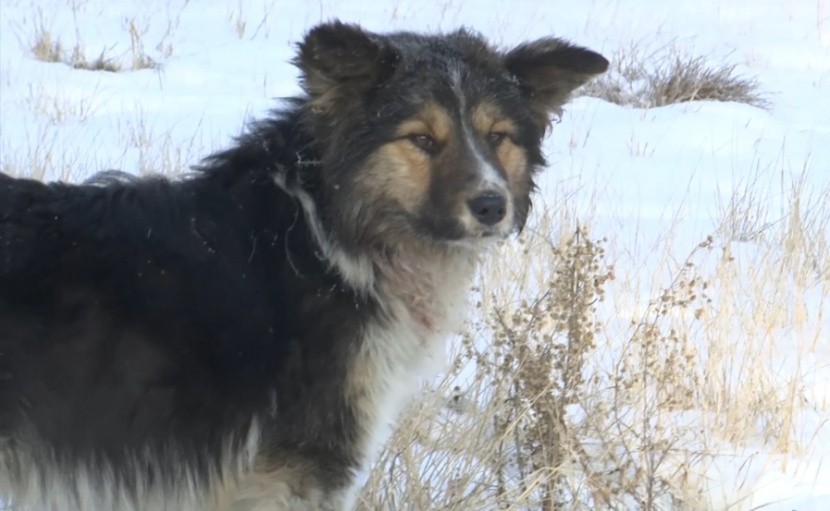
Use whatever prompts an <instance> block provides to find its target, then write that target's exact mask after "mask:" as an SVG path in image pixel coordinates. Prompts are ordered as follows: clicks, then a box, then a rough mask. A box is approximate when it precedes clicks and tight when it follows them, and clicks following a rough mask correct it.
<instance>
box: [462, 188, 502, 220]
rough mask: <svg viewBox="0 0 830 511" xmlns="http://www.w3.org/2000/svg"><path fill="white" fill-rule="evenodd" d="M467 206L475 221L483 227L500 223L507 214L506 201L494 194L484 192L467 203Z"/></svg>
mask: <svg viewBox="0 0 830 511" xmlns="http://www.w3.org/2000/svg"><path fill="white" fill-rule="evenodd" d="M467 205H468V206H469V207H470V212H471V213H472V214H473V216H474V217H475V218H476V220H478V221H479V222H481V223H482V224H484V225H495V224H497V223H499V222H501V220H502V219H503V218H504V215H505V214H506V212H507V201H506V200H505V199H504V196H503V195H501V194H499V193H496V192H485V193H483V194H481V195H479V196H478V197H475V198H473V199H470V200H469V201H467Z"/></svg>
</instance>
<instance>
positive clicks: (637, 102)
mask: <svg viewBox="0 0 830 511" xmlns="http://www.w3.org/2000/svg"><path fill="white" fill-rule="evenodd" d="M611 61H612V67H611V69H610V70H609V72H608V73H607V74H605V75H602V76H600V77H599V78H597V79H596V80H594V81H592V82H591V83H590V84H588V85H587V86H585V87H584V88H583V89H582V90H581V94H582V95H585V96H591V97H597V98H601V99H604V100H606V101H610V102H612V103H615V104H618V105H630V106H634V107H637V108H652V107H659V106H665V105H672V104H676V103H684V102H689V101H706V100H708V101H732V102H737V103H744V104H747V105H751V106H754V107H758V108H769V106H770V103H769V101H768V100H767V99H766V98H765V97H764V94H763V93H762V92H761V90H760V84H759V83H758V81H757V80H756V79H754V78H751V77H744V76H741V75H740V74H739V73H738V65H737V64H729V63H714V64H713V63H712V62H710V61H709V59H707V58H705V57H702V56H691V55H686V54H679V53H678V51H677V50H676V49H672V48H669V49H662V50H658V51H647V50H645V49H644V48H643V47H642V46H638V45H631V47H629V48H628V49H626V50H625V51H618V52H616V54H615V55H614V57H613V58H612V59H611Z"/></svg>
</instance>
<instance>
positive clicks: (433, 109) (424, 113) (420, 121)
mask: <svg viewBox="0 0 830 511" xmlns="http://www.w3.org/2000/svg"><path fill="white" fill-rule="evenodd" d="M451 132H452V118H451V117H450V115H449V114H448V113H447V111H446V110H444V108H442V107H440V106H438V105H436V104H435V103H428V104H427V105H426V106H424V108H422V109H421V111H420V112H418V113H417V114H416V115H415V117H413V118H412V119H409V120H407V121H404V122H403V123H401V125H400V126H398V130H397V135H398V136H399V137H406V136H409V135H429V136H431V137H432V138H434V139H435V140H436V141H437V142H438V143H442V144H443V143H446V141H447V139H449V137H450V133H451Z"/></svg>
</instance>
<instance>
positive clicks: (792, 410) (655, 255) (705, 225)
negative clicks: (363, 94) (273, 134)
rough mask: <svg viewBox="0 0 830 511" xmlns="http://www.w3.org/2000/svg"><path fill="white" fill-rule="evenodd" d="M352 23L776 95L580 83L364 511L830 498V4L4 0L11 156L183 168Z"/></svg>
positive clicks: (729, 504)
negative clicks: (694, 93) (578, 55)
mask: <svg viewBox="0 0 830 511" xmlns="http://www.w3.org/2000/svg"><path fill="white" fill-rule="evenodd" d="M333 18H339V19H342V20H344V21H352V22H357V23H360V24H362V25H363V26H365V27H366V28H367V29H370V30H375V31H388V30H401V29H405V30H415V31H449V30H452V29H455V28H457V27H459V26H462V25H463V26H467V27H470V28H473V29H475V30H477V31H479V32H481V33H482V34H484V35H485V36H487V37H488V38H489V39H490V40H491V41H493V42H494V43H495V44H498V45H500V46H503V47H505V48H509V47H512V46H513V45H516V44H518V43H520V42H523V41H526V40H530V39H533V38H536V37H540V36H546V35H550V34H554V35H557V36H560V37H564V38H567V39H570V40H572V41H574V42H576V43H578V44H581V45H584V46H587V47H590V48H592V49H594V50H597V51H600V52H602V53H604V54H605V55H606V56H607V57H609V58H610V59H611V60H612V61H613V62H614V64H612V66H614V65H617V67H618V68H619V67H620V63H625V62H635V63H636V64H637V66H641V69H642V70H643V71H644V73H645V74H644V76H648V72H649V71H650V70H657V69H660V68H661V67H662V66H665V65H667V64H668V63H670V62H673V61H675V60H679V61H681V62H683V61H685V60H686V59H693V58H697V57H700V58H703V59H704V61H705V63H706V64H707V65H710V66H713V67H714V68H718V67H723V66H727V67H729V66H735V68H734V74H735V75H736V76H740V77H744V78H747V79H754V80H756V81H757V94H759V95H760V99H761V100H762V101H763V102H764V103H765V105H766V108H759V107H756V106H752V105H748V104H745V103H740V102H717V101H693V102H683V103H677V104H671V105H666V106H659V107H657V106H649V105H618V104H614V103H612V102H609V101H607V100H605V99H602V98H601V97H588V96H585V95H578V96H579V97H576V98H575V99H574V100H573V101H572V102H571V103H570V104H569V106H568V107H567V108H566V110H565V113H564V115H563V116H562V118H561V119H560V120H559V122H558V123H557V124H556V125H555V127H554V129H553V132H552V135H551V136H550V138H549V139H548V140H547V142H546V146H545V147H546V153H547V155H548V159H549V161H550V168H549V169H547V170H546V172H545V173H544V175H543V176H542V177H541V183H540V184H541V186H540V188H541V189H540V192H539V195H538V197H537V201H536V207H535V210H534V213H535V217H534V220H533V223H532V224H531V226H530V227H529V228H528V230H527V232H526V233H525V234H524V235H523V237H522V239H521V240H513V241H511V242H510V243H508V244H506V246H504V247H503V248H502V249H501V250H500V252H499V253H498V254H496V255H495V259H494V262H492V263H491V264H488V265H487V266H486V267H485V268H484V269H483V271H482V274H481V278H480V282H479V286H477V291H476V294H475V296H476V299H475V301H476V302H477V303H476V304H475V305H477V307H475V308H474V310H475V311H476V312H475V314H474V315H473V316H472V317H471V319H470V322H469V329H468V331H467V332H464V333H462V334H461V335H459V337H458V339H456V340H455V341H454V342H453V343H452V345H451V346H450V347H449V348H448V352H449V353H448V365H447V372H446V374H444V375H441V377H440V378H439V379H438V381H436V382H434V383H433V384H432V385H431V386H430V388H429V389H427V390H426V392H425V396H426V397H425V398H424V399H422V400H419V401H418V402H417V403H414V404H413V406H412V407H411V409H410V410H409V411H408V412H407V414H406V416H405V417H404V420H403V422H402V426H401V428H400V431H399V432H398V434H397V436H396V437H395V438H394V439H393V440H392V442H391V445H390V446H389V449H388V451H387V452H386V454H385V455H384V458H383V459H382V460H380V462H379V465H378V467H377V469H376V470H375V471H374V472H373V473H372V474H367V476H366V477H367V485H366V488H365V489H364V492H363V496H362V498H361V504H360V506H361V508H362V509H390V510H393V509H394V510H397V509H456V510H462V509H499V508H506V509H548V508H550V509H554V507H553V504H554V503H557V502H558V503H560V504H561V508H563V509H604V508H608V509H611V508H613V509H625V508H631V509H714V510H726V509H729V510H764V511H773V510H776V511H778V510H780V511H789V510H797V511H811V510H812V511H818V510H828V509H830V252H829V251H830V0H757V1H752V0H741V1H738V0H734V1H732V0H679V1H674V2H656V1H649V0H625V1H624V0H614V1H611V0H608V1H603V0H586V1H583V2H575V1H567V2H566V1H544V0H530V1H494V0H482V1H473V0H419V1H407V0H397V1H389V2H376V3H371V2H362V1H356V0H348V1H342V2H335V1H330V0H329V1H327V0H320V1H318V2H305V1H296V0H294V1H291V0H270V1H269V0H263V1H255V0H239V1H231V2H209V1H207V0H202V1H199V0H190V1H184V2H182V1H179V0H148V1H142V2H133V1H129V0H60V1H58V0H56V1H42V2H35V3H33V2H30V1H28V0H27V1H22V0H21V1H18V0H0V171H2V172H6V173H9V174H13V175H19V176H34V177H37V178H41V179H47V180H53V179H63V180H70V181H77V180H81V179H83V178H84V177H86V176H88V175H90V174H91V173H93V172H95V171H97V170H103V169H111V168H119V169H123V170H127V171H130V172H135V173H155V172H161V173H166V174H180V173H182V172H186V171H187V169H188V166H189V165H192V164H195V163H197V162H198V160H199V158H201V157H203V156H206V155H208V154H209V153H210V152H212V151H214V150H217V149H220V148H222V147H224V146H226V145H227V144H228V143H229V141H230V139H231V137H232V136H234V135H237V134H239V133H240V130H241V129H242V127H243V125H244V124H245V122H246V121H247V120H249V119H251V118H255V117H257V116H260V115H262V114H263V113H264V112H265V111H266V110H267V109H269V108H272V107H274V106H276V103H275V101H274V98H279V97H284V96H290V95H294V94H297V93H298V92H299V87H298V85H297V81H296V78H297V71H296V70H295V69H294V68H293V67H292V66H291V65H290V64H289V63H288V61H289V60H290V59H291V58H292V56H293V52H294V46H293V45H294V43H296V42H297V41H298V40H299V39H300V38H301V37H302V35H303V34H304V32H305V31H306V30H307V29H309V28H310V27H311V26H313V25H314V24H315V23H317V22H320V21H324V20H330V19H333ZM50 60H53V62H50ZM84 68H92V69H84ZM102 68H106V69H102ZM622 74H625V73H622ZM628 78H630V80H629V83H627V86H630V87H632V88H633V89H637V87H638V84H637V83H636V82H637V80H647V78H643V77H639V78H638V77H631V76H629V77H628ZM600 96H601V94H600ZM577 226H579V227H580V230H579V233H580V234H579V236H578V237H577V238H576V239H575V240H574V236H573V235H574V233H575V232H577ZM569 239H571V240H574V241H573V242H572V244H571V245H566V243H567V241H568V240H569ZM603 239H604V241H602V242H600V240H603ZM595 242H596V243H599V244H596V243H595ZM567 246H570V247H581V248H580V249H579V250H576V251H574V250H571V251H570V252H569V250H568V249H566V248H563V247H567ZM600 252H601V253H600ZM586 257H587V259H586ZM574 261H583V262H586V261H587V263H586V264H585V265H584V266H580V265H581V264H583V263H580V265H577V264H576V263H574ZM592 261H593V263H592ZM563 268H565V269H566V270H567V269H573V270H574V271H573V272H571V273H568V272H567V271H563V270H562V269H563ZM577 269H578V270H579V271H577ZM577 273H579V274H580V275H581V276H582V280H579V282H576V283H572V284H573V285H572V286H571V287H570V288H569V289H570V290H571V291H573V290H574V289H580V290H582V291H581V294H579V293H574V294H573V295H572V298H573V300H572V301H568V300H567V299H566V298H567V296H566V295H567V294H568V292H569V291H568V289H563V288H561V287H562V286H558V285H557V282H560V283H561V282H563V281H564V280H567V279H566V278H565V277H564V276H567V275H576V274H577ZM563 279H564V280H563ZM586 282H587V283H588V284H587V287H585V283H586ZM592 286H593V287H592ZM586 289H588V291H585V290H586ZM551 290H553V292H550V291H551ZM586 293H587V295H588V298H592V299H591V300H589V301H580V302H579V303H581V304H582V306H581V308H580V309H579V310H578V311H577V313H576V316H573V314H575V313H574V310H575V309H576V307H574V306H573V305H574V303H575V301H578V300H577V298H579V297H582V298H584V297H585V294H586ZM577 294H579V297H577ZM563 296H566V298H563ZM600 297H601V298H602V300H599V298H600ZM582 298H579V300H582ZM593 298H596V300H593ZM559 313H561V314H559ZM563 315H564V316H563ZM561 317H567V318H571V317H578V318H581V320H584V321H581V322H579V323H580V325H581V326H580V327H579V328H580V330H579V332H581V334H582V335H580V336H579V338H580V339H586V338H587V339H589V340H587V341H580V342H582V344H580V345H579V346H577V347H576V348H574V346H573V340H574V338H575V337H574V333H573V332H574V329H573V328H572V325H571V327H568V326H567V325H566V326H565V327H563V326H562V325H560V324H559V323H557V321H558V318H560V319H561ZM494 318H495V319H494ZM566 323H567V321H566ZM568 324H569V325H570V323H568ZM586 333H590V335H589V336H587V337H586V336H585V335H584V334H586ZM517 339H518V341H517ZM517 343H519V344H521V346H520V347H518V348H517ZM522 343H523V344H522ZM550 346H555V347H557V349H559V348H561V347H563V346H564V348H563V349H561V350H559V351H556V350H553V351H551V350H549V349H548V348H547V347H550ZM517 350H518V351H517ZM522 350H525V351H522ZM568 350H571V351H568ZM525 352H527V353H530V355H528V357H529V359H532V360H533V361H534V363H536V366H534V367H536V369H535V371H536V373H534V374H536V375H539V374H542V375H544V378H543V380H544V381H543V383H542V384H541V385H538V386H537V387H534V384H533V381H534V380H533V379H532V378H528V377H527V374H528V373H527V371H528V369H527V368H528V367H530V364H529V363H528V364H524V365H523V364H522V363H516V362H512V363H508V362H506V360H508V359H509V360H515V358H510V357H508V355H510V354H513V355H515V354H516V353H525ZM565 356H567V357H569V358H568V363H569V364H572V365H570V366H568V367H569V368H565V369H562V368H552V367H551V366H552V365H555V361H556V360H562V357H565ZM546 357H548V358H546ZM550 357H552V359H551V358H550ZM545 361H547V362H548V365H546V366H544V367H543V368H542V369H539V368H538V365H539V363H541V362H545ZM511 364H512V365H511ZM508 366H509V367H508ZM554 369H555V370H554ZM557 371H559V372H557ZM563 374H564V375H566V376H563ZM517 382H518V383H517ZM508 402H509V403H511V404H509V405H508V404H505V403H508ZM540 403H549V404H550V407H551V408H550V409H546V408H543V407H542V406H541V405H540ZM545 421H547V422H545ZM551 422H555V425H553V426H552V425H551V424H550V423H551ZM543 433H544V434H543ZM545 439H547V440H545ZM552 443H555V444H556V446H564V447H551V444H552ZM540 453H547V454H545V455H544V456H543V455H540ZM551 453H552V454H551ZM546 456H547V457H546ZM543 503H545V504H543Z"/></svg>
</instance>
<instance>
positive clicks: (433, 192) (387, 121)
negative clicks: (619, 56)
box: [295, 22, 608, 251]
mask: <svg viewBox="0 0 830 511" xmlns="http://www.w3.org/2000/svg"><path fill="white" fill-rule="evenodd" d="M295 63H296V64H297V66H298V67H299V68H300V70H301V72H302V83H303V87H304V88H305V90H306V92H307V93H308V97H309V99H308V103H307V106H308V110H309V112H311V113H310V116H309V119H307V122H309V123H311V124H312V129H313V131H314V133H315V136H316V137H317V141H318V143H319V146H318V148H317V149H318V151H319V152H320V154H321V157H322V165H321V167H320V168H322V173H323V175H322V176H319V179H318V180H317V181H318V182H319V183H320V188H321V189H320V191H319V193H318V196H319V199H318V200H319V201H320V204H319V205H318V206H319V211H320V214H321V215H322V216H323V221H324V222H325V223H326V224H327V225H328V226H329V227H330V230H331V231H332V233H333V235H334V236H336V237H337V238H338V239H337V241H338V243H339V244H340V245H341V246H342V247H343V248H346V249H349V248H352V249H355V250H361V251H365V250H366V249H371V248H375V249H376V248H379V247H382V248H389V247H395V246H400V245H406V244H407V243H411V242H418V243H430V244H442V245H453V244H463V245H469V244H470V243H475V242H476V241H477V240H481V239H483V238H489V237H505V236H507V235H508V234H510V233H511V232H513V231H516V230H520V229H521V228H522V227H523V225H524V223H525V221H526V219H527V214H528V210H529V209H530V197H529V195H530V192H531V190H532V189H533V186H534V184H533V175H534V173H535V171H536V170H537V169H538V168H539V167H540V166H541V165H543V164H544V158H543V156H542V154H541V150H540V146H541V141H542V138H543V136H544V134H545V132H546V130H547V128H548V126H549V116H550V114H551V113H554V112H558V111H559V109H560V108H561V106H562V104H563V103H564V102H565V101H566V100H567V98H568V96H569V94H570V93H571V91H573V90H574V89H575V88H576V87H578V86H580V85H581V84H583V83H584V82H586V81H587V80H588V79H590V78H591V77H592V76H594V75H596V74H598V73H602V72H603V71H605V69H606V68H607V66H608V61H607V60H606V59H605V58H603V57H602V56H601V55H599V54H597V53H595V52H593V51H590V50H587V49H584V48H580V47H577V46H572V45H570V44H568V43H567V42H565V41H562V40H560V39H554V38H544V39H540V40H537V41H534V42H531V43H527V44H523V45H521V46H519V47H517V48H514V49H512V50H510V51H506V52H502V51H498V50H496V49H494V48H492V47H491V46H489V45H488V44H487V43H486V42H485V41H484V40H483V39H482V38H481V37H480V36H478V35H476V34H473V33H471V32H468V31H465V30H460V31H458V32H454V33H451V34H445V35H434V36H424V35H417V34H413V33H393V34H387V35H380V34H374V33H370V32H366V31H364V30H362V29H360V28H359V27H357V26H354V25H347V24H343V23H340V22H333V23H328V24H324V25H320V26H318V27H316V28H314V29H312V30H311V31H310V32H309V33H308V35H307V36H306V38H305V40H304V41H303V42H302V43H300V45H299V55H298V56H297V58H296V60H295Z"/></svg>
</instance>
